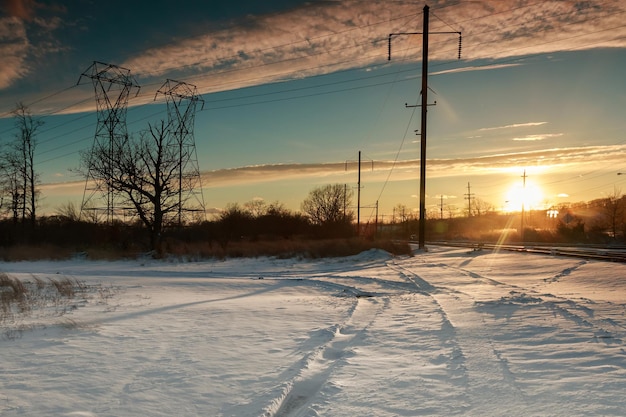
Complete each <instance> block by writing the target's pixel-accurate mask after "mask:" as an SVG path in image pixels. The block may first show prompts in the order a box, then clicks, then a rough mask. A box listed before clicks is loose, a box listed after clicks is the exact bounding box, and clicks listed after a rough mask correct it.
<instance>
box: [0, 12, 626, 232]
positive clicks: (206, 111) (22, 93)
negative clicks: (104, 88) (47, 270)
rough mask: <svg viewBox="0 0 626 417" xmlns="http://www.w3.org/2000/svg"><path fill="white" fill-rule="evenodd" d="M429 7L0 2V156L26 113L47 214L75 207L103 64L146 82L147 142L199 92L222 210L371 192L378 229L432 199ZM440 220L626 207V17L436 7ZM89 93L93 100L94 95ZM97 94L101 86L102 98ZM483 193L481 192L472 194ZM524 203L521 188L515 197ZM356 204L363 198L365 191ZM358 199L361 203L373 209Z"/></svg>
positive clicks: (135, 114)
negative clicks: (184, 99)
mask: <svg viewBox="0 0 626 417" xmlns="http://www.w3.org/2000/svg"><path fill="white" fill-rule="evenodd" d="M424 4H425V3H423V2H416V1H402V0H385V1H376V0H368V1H365V0H352V1H351V0H336V1H333V0H330V1H300V0H280V1H263V2H261V1H256V0H247V1H223V0H222V1H212V0H211V1H201V0H193V1H182V2H171V1H167V2H166V1H150V2H143V1H136V2H129V1H125V2H122V1H118V0H112V1H108V2H106V4H101V3H96V2H93V1H91V0H89V1H88V0H74V1H34V0H33V1H27V0H22V1H18V0H3V1H2V2H0V56H2V65H0V144H6V143H7V142H8V141H10V140H11V139H12V138H13V137H14V135H15V133H16V132H15V129H14V121H13V119H12V118H11V111H12V110H13V109H14V108H15V106H16V103H18V102H22V103H24V104H26V105H27V106H28V107H29V108H30V110H31V111H32V113H33V114H34V115H35V117H38V118H40V119H41V120H42V121H43V122H44V123H45V124H44V125H43V126H42V128H41V130H40V132H39V135H38V136H37V140H38V147H37V151H36V160H35V162H36V169H37V171H38V172H39V173H40V178H41V182H42V184H41V190H42V200H41V206H42V211H43V212H47V213H51V212H54V210H55V208H57V207H59V206H61V205H63V204H66V203H67V202H69V201H74V202H75V203H76V204H79V205H80V202H81V200H82V197H83V191H84V188H85V179H84V178H81V177H80V176H78V175H77V174H75V173H74V172H73V171H72V170H73V169H75V168H77V166H78V155H79V151H81V150H87V149H89V148H90V147H91V145H92V144H93V141H94V133H95V128H96V114H95V112H94V109H95V97H94V91H93V87H92V85H91V83H90V80H85V79H84V77H83V78H82V79H81V74H82V73H83V72H85V71H86V70H87V69H88V68H89V67H90V66H91V65H92V63H93V62H94V61H100V62H104V63H109V64H115V65H118V66H120V67H124V68H128V69H130V70H131V73H132V75H133V76H134V78H135V80H136V81H137V84H138V85H139V86H140V87H141V88H140V90H139V94H138V95H137V96H136V97H135V96H133V97H132V98H131V100H130V102H129V109H128V115H127V124H128V131H129V132H130V133H132V134H137V133H138V132H140V131H142V130H145V129H146V128H147V126H148V123H150V122H155V121H157V120H159V119H165V118H166V117H167V114H166V108H165V105H164V100H163V99H162V96H161V97H157V100H156V101H155V94H156V91H157V90H158V89H159V87H161V85H162V84H163V83H164V82H165V80H166V79H175V80H180V81H185V82H187V83H189V84H193V85H195V86H197V88H198V91H199V92H200V94H201V96H202V99H203V100H204V106H203V108H202V109H201V108H200V107H198V112H197V113H196V119H195V140H196V148H197V152H198V164H199V168H200V170H201V172H202V182H203V185H204V190H203V194H204V201H205V203H206V207H207V208H208V209H213V208H223V207H225V206H226V204H228V203H240V204H243V203H245V202H247V201H250V200H253V199H264V200H265V201H267V202H274V201H280V202H282V203H284V204H285V205H286V206H287V207H288V208H290V209H292V210H299V208H300V203H301V201H302V200H303V199H304V198H306V196H307V194H308V193H309V191H310V190H311V189H313V188H314V187H316V186H319V185H324V184H329V183H342V184H343V183H346V184H348V185H349V186H351V187H356V182H357V170H356V166H357V165H356V160H357V158H358V152H359V151H361V153H362V160H363V164H362V172H361V186H362V191H361V193H362V194H361V203H362V206H364V207H366V208H364V209H363V211H362V214H361V218H362V219H365V220H368V219H369V218H370V216H371V215H372V213H373V210H372V209H371V208H370V207H372V206H374V204H375V203H376V201H378V202H379V207H380V210H379V211H380V214H381V215H385V216H390V215H391V214H392V209H393V207H394V206H396V205H398V204H403V205H405V206H407V207H409V208H410V209H417V207H418V199H417V197H416V196H417V195H418V194H419V137H418V136H417V135H416V133H415V131H416V129H418V128H419V126H420V110H419V108H406V107H405V103H408V104H409V105H411V104H416V103H418V102H419V100H420V98H419V94H420V88H421V54H422V50H421V43H422V39H421V36H419V35H414V36H410V37H401V36H399V37H395V38H394V39H393V42H392V59H391V60H390V61H388V59H387V58H388V42H387V40H388V35H389V33H398V32H420V31H421V30H422V20H423V14H422V10H423V7H424ZM428 5H429V6H430V11H431V14H430V31H431V32H457V31H460V32H462V36H463V43H462V45H463V47H462V56H461V59H460V60H458V59H457V53H458V36H456V35H454V34H437V35H436V34H432V35H431V36H430V44H429V45H430V48H429V49H430V63H429V70H430V71H429V73H430V75H429V87H430V91H429V102H434V101H436V103H437V104H436V105H435V106H432V107H429V109H428V110H429V111H428V153H427V156H428V164H427V189H426V193H427V199H426V207H427V210H429V211H430V212H433V213H434V215H438V213H439V208H440V205H441V204H442V202H443V205H444V210H445V211H446V213H447V212H448V211H450V210H451V211H456V212H458V213H461V211H462V210H463V209H464V208H466V207H467V200H466V196H467V194H471V195H472V197H474V198H478V199H480V200H482V201H484V202H487V203H490V204H492V205H493V206H494V207H496V208H498V209H507V208H509V209H511V208H514V207H511V206H510V205H511V202H512V201H513V200H514V197H515V196H516V195H519V193H520V192H521V188H520V186H521V185H522V182H523V179H522V175H523V174H524V172H525V173H526V175H527V177H526V186H527V189H534V190H536V192H537V193H540V194H541V195H540V196H539V197H537V201H536V205H537V207H539V206H542V207H544V206H546V207H547V206H551V205H558V204H561V203H565V202H577V201H585V200H591V199H595V198H602V197H605V196H607V195H610V194H613V193H614V192H615V191H616V190H618V191H621V192H626V175H624V176H618V175H617V173H619V172H621V171H625V172H626V133H625V132H626V76H625V75H624V74H626V23H625V22H626V2H624V1H623V0H607V1H602V0H598V1H574V0H571V1H570V0H559V1H532V0H527V1H524V0H522V1H515V2H513V1H501V0H498V1H496V0H487V1H462V0H461V1H458V0H457V1H451V0H450V1H445V0H440V1H430V2H428ZM79 79H81V82H80V83H78V81H79ZM87 81H89V82H87ZM468 184H469V190H468ZM516 187H517V188H516ZM355 193H356V189H355ZM355 195H356V194H355Z"/></svg>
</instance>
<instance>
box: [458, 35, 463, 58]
mask: <svg viewBox="0 0 626 417" xmlns="http://www.w3.org/2000/svg"><path fill="white" fill-rule="evenodd" d="M462 41H463V35H461V32H459V59H461V43H462Z"/></svg>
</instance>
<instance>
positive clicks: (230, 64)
mask: <svg viewBox="0 0 626 417" xmlns="http://www.w3.org/2000/svg"><path fill="white" fill-rule="evenodd" d="M431 10H432V11H433V12H434V13H435V16H436V17H431V19H432V24H431V29H432V30H433V31H436V30H443V29H445V30H450V26H448V23H449V24H450V25H452V27H453V28H454V29H455V30H460V31H462V32H463V37H464V48H463V57H464V59H466V60H469V61H472V60H475V59H484V58H489V59H492V58H503V57H515V56H523V55H527V54H535V53H545V52H553V51H560V50H567V49H573V48H585V45H587V46H586V47H588V48H593V47H602V46H604V47H606V46H613V47H625V46H626V38H624V36H623V35H624V33H626V28H624V26H623V23H622V22H623V17H624V12H625V11H626V5H625V4H623V2H620V1H619V0H614V1H609V2H604V3H602V4H596V3H593V2H586V3H582V2H578V1H575V0H567V1H547V2H539V3H537V2H531V1H529V0H527V1H524V2H521V3H520V2H518V3H516V5H513V4H512V3H510V2H502V1H497V0H486V1H482V2H462V3H455V4H447V2H444V1H434V2H433V4H431ZM419 15H420V14H419V13H417V14H416V9H415V5H414V4H412V3H407V4H404V3H401V2H393V3H392V4H391V5H390V3H389V2H386V1H371V2H352V1H345V2H344V1H338V2H320V3H313V4H309V5H307V6H304V7H301V8H298V9H295V10H290V11H288V12H285V13H282V14H274V15H271V16H260V17H256V18H250V19H251V20H243V21H241V22H239V23H238V24H236V25H233V26H231V27H228V28H225V29H222V30H216V31H210V32H207V33H206V34H204V35H202V36H199V37H196V38H193V39H184V40H182V41H180V42H177V43H175V44H171V45H168V46H166V47H164V48H153V49H149V50H147V51H146V52H145V53H143V54H140V55H138V56H136V57H133V58H132V59H129V60H127V61H126V62H125V63H124V66H126V67H128V68H132V69H133V71H135V72H136V73H137V74H139V76H142V77H150V76H163V75H164V74H168V73H176V72H179V73H185V75H187V76H188V77H190V78H189V79H191V80H192V81H193V82H195V83H196V84H197V85H198V86H199V87H200V90H201V91H203V92H209V91H220V90H225V89H234V88H240V87H244V86H250V85H255V84H262V83H267V82H275V81H280V80H285V79H292V78H300V77H306V76H309V75H317V74H324V73H329V72H333V71H338V70H343V69H348V68H355V67H364V66H368V65H373V64H380V63H383V62H385V60H386V58H387V34H388V33H391V32H399V31H415V30H419V29H420V27H421V22H420V20H421V19H420V16H419ZM405 16H406V17H405ZM443 22H447V23H446V24H444V23H443ZM613 26H614V27H615V30H612V31H610V30H606V29H607V28H611V27H613ZM433 42H436V47H434V46H435V45H434V44H433V48H431V49H432V50H431V56H432V59H435V60H436V59H445V60H450V59H452V58H454V57H455V56H456V49H457V39H456V38H455V37H454V36H450V37H443V36H442V37H438V38H436V40H434V41H433ZM394 51H395V52H396V53H397V54H396V57H397V58H396V59H397V61H403V60H407V61H416V60H419V59H420V53H421V48H420V46H419V42H413V41H411V40H410V39H408V38H401V37H400V38H399V39H397V42H396V43H394ZM515 65H520V63H507V64H495V65H493V64H492V65H486V66H484V67H480V66H467V67H464V68H463V69H458V70H450V72H455V71H457V72H459V71H476V70H479V69H482V70H489V69H496V68H503V67H507V66H515ZM446 72H448V71H440V72H438V73H439V74H442V73H446Z"/></svg>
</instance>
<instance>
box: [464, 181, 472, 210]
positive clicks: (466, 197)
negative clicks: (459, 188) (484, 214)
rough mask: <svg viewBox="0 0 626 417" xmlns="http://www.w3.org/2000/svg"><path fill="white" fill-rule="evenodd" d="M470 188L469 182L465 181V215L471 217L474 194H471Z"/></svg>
mask: <svg viewBox="0 0 626 417" xmlns="http://www.w3.org/2000/svg"><path fill="white" fill-rule="evenodd" d="M470 191H471V188H470V183H469V182H468V183H467V194H465V199H466V200H467V217H472V198H473V196H474V194H472V193H471V192H470Z"/></svg>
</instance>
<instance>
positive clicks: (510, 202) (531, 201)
mask: <svg viewBox="0 0 626 417" xmlns="http://www.w3.org/2000/svg"><path fill="white" fill-rule="evenodd" d="M542 201H543V193H542V192H541V188H540V187H539V186H538V185H536V184H534V183H532V182H529V181H526V185H522V184H515V185H513V186H512V187H511V188H510V189H509V190H508V191H507V194H506V199H505V206H504V210H505V211H507V212H514V211H522V209H523V210H537V209H540V208H541V207H542Z"/></svg>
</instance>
